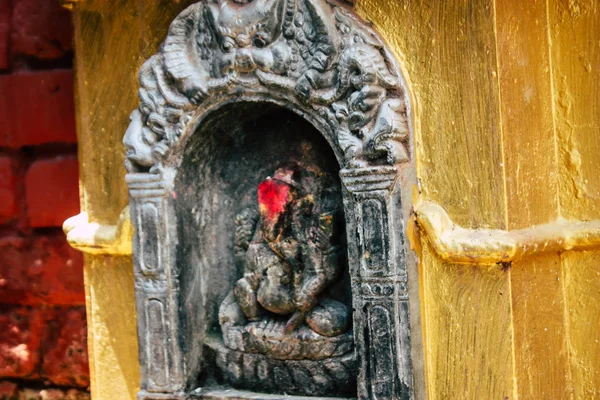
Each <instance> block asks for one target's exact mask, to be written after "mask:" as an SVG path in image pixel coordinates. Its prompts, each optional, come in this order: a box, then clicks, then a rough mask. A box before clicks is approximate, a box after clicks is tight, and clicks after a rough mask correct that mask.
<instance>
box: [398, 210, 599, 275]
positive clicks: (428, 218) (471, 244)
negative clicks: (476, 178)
mask: <svg viewBox="0 0 600 400" xmlns="http://www.w3.org/2000/svg"><path fill="white" fill-rule="evenodd" d="M412 224H414V226H413V227H412V228H417V229H412V228H409V237H410V241H411V243H412V245H413V247H415V248H417V247H418V246H419V243H420V242H419V240H421V239H426V240H427V241H428V242H429V243H430V244H431V246H432V247H433V249H434V251H435V252H436V253H437V255H438V256H439V257H440V258H441V259H442V260H444V261H448V262H452V263H468V264H493V263H509V262H512V261H516V260H519V259H521V258H524V257H527V256H531V255H534V254H540V253H550V252H562V251H568V250H586V249H591V248H594V247H599V246H600V220H594V221H589V222H586V221H573V220H566V219H558V220H557V221H554V222H551V223H548V224H544V225H537V226H533V227H530V228H525V229H517V230H511V231H506V230H500V229H467V228H463V227H461V226H458V225H456V224H455V223H454V222H453V221H452V219H451V218H450V216H449V215H448V213H447V212H446V210H444V208H442V207H441V206H440V205H438V204H436V203H434V202H431V201H426V200H422V199H421V200H418V201H417V203H416V204H415V205H414V207H413V221H412Z"/></svg>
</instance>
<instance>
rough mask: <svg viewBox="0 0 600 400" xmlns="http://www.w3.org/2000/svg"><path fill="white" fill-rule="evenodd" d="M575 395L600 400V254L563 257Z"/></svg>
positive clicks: (587, 253) (586, 399) (585, 398)
mask: <svg viewBox="0 0 600 400" xmlns="http://www.w3.org/2000/svg"><path fill="white" fill-rule="evenodd" d="M563 268H564V271H565V272H564V278H563V279H564V280H565V282H564V285H565V289H566V290H565V292H566V303H567V304H566V306H567V307H566V314H567V319H568V320H567V329H568V331H569V352H570V357H571V373H572V375H573V392H574V394H575V396H574V398H575V399H577V400H589V399H598V398H600V301H599V297H600V253H598V252H571V253H567V254H565V255H564V256H563Z"/></svg>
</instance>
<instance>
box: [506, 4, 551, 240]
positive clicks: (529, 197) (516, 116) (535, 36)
mask: <svg viewBox="0 0 600 400" xmlns="http://www.w3.org/2000/svg"><path fill="white" fill-rule="evenodd" d="M496 26H497V35H498V36H497V37H498V65H499V66H500V68H499V71H500V72H499V77H500V94H501V106H502V126H503V132H504V154H505V159H504V162H505V165H506V168H505V170H506V197H507V206H508V227H507V228H508V229H511V230H512V229H519V228H526V227H529V226H531V225H537V224H544V223H547V222H551V221H554V220H556V219H557V217H558V215H559V209H558V190H557V188H558V164H557V160H556V152H555V140H554V122H553V112H552V85H551V80H550V65H549V64H550V55H549V51H550V49H549V47H548V27H547V19H546V0H529V1H527V2H523V1H515V0H497V1H496Z"/></svg>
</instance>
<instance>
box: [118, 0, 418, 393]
mask: <svg viewBox="0 0 600 400" xmlns="http://www.w3.org/2000/svg"><path fill="white" fill-rule="evenodd" d="M139 97H140V106H139V107H138V109H136V110H134V111H133V112H132V114H131V123H130V126H129V128H128V130H127V132H126V134H125V138H124V145H125V147H126V152H127V153H126V154H127V161H126V166H127V169H128V174H127V184H128V187H129V193H130V205H131V213H132V216H131V217H132V221H133V224H134V226H135V228H136V235H135V237H134V265H135V282H136V287H135V291H136V305H137V315H138V317H137V318H138V336H139V343H140V352H139V354H140V366H141V371H142V379H141V390H140V393H139V398H140V399H183V398H211V399H215V398H253V399H262V398H264V399H267V398H277V397H269V395H268V393H280V394H282V393H285V392H286V391H291V392H294V393H296V394H299V395H305V396H313V397H315V398H325V397H338V398H339V397H346V398H348V397H358V398H360V399H404V398H406V399H409V398H413V374H412V361H411V338H410V332H411V329H410V315H409V302H408V289H407V267H406V265H407V261H406V251H405V239H404V235H403V232H404V223H403V216H404V215H405V214H406V210H405V209H403V207H402V201H401V199H402V187H403V185H402V184H400V183H398V181H399V180H401V178H402V177H403V173H405V172H402V171H406V170H408V169H410V163H411V148H412V135H411V126H410V111H411V110H410V106H409V103H408V96H407V93H406V87H405V83H404V80H403V78H402V75H401V73H400V70H399V68H398V66H397V65H396V63H395V61H394V59H393V57H392V56H391V54H390V52H389V51H388V50H387V49H386V47H385V45H384V43H383V41H382V40H381V39H379V38H378V36H377V35H376V34H375V32H373V31H372V30H371V29H370V28H369V27H368V26H367V25H366V24H364V23H363V22H361V21H360V20H358V19H357V17H355V16H354V15H353V14H352V13H351V11H350V10H348V9H347V8H346V7H345V6H342V5H339V4H337V3H335V2H328V1H325V0H254V1H247V0H220V1H217V0H211V1H201V2H198V3H196V4H194V5H192V6H190V7H189V8H187V9H186V10H184V11H183V12H182V13H181V14H180V15H179V16H178V17H177V18H176V19H175V20H174V21H173V23H172V24H171V28H170V30H169V34H168V36H167V38H166V40H165V42H164V43H163V45H162V46H161V49H160V50H159V52H158V53H157V54H156V55H154V56H152V57H151V58H150V59H149V60H148V61H147V62H146V63H145V64H144V65H143V67H142V69H141V71H140V91H139ZM290 161H293V162H295V163H296V164H295V165H300V166H310V168H308V169H310V170H311V171H312V170H318V173H317V174H316V175H315V176H317V175H318V176H332V177H335V178H333V179H332V180H331V181H330V182H329V181H328V182H329V183H327V185H322V187H327V188H328V190H331V191H332V193H333V192H335V193H339V208H340V210H341V211H342V209H343V211H342V214H343V216H344V218H343V220H344V221H343V222H344V223H343V224H342V225H343V229H342V230H341V231H342V232H345V233H342V234H341V236H342V239H343V240H340V241H339V243H337V244H336V248H340V247H341V248H343V249H344V251H343V255H342V256H340V257H338V258H336V260H337V261H336V265H341V266H342V267H343V268H342V271H341V272H340V273H337V274H336V275H335V282H333V283H330V284H329V285H330V286H335V285H337V287H339V288H338V289H336V290H337V292H336V293H337V296H338V299H337V300H340V301H342V302H343V301H346V305H347V306H348V307H351V310H352V311H351V317H352V329H351V330H350V331H348V332H347V333H344V334H343V335H346V336H344V340H346V339H347V338H348V337H350V338H351V339H350V340H351V342H350V343H351V347H344V349H345V350H344V351H345V352H344V353H340V351H338V353H340V354H338V353H335V352H334V353H335V354H334V353H332V354H331V356H330V357H329V356H322V355H321V356H319V357H317V358H316V359H312V358H311V359H304V358H302V357H300V356H298V357H297V359H292V360H288V359H285V357H284V359H283V360H282V359H281V357H279V356H278V357H279V358H277V357H275V358H273V357H272V356H271V354H270V353H269V354H266V355H265V353H260V356H257V355H256V354H257V353H256V351H255V350H256V349H254V350H248V349H242V350H240V349H238V348H236V349H233V348H232V347H231V346H230V345H228V344H226V345H224V344H223V341H225V342H226V343H227V340H224V338H225V334H224V332H225V328H224V325H223V321H222V318H221V321H220V318H219V313H220V311H219V310H220V308H222V307H223V306H222V305H223V304H225V301H226V300H227V299H228V298H229V297H228V292H230V291H231V293H233V291H232V290H233V287H236V286H235V285H237V283H236V281H237V280H238V279H240V278H241V275H243V274H244V271H243V270H242V269H243V268H241V267H240V266H239V265H236V261H235V260H236V258H235V257H236V249H235V248H234V242H235V240H237V239H236V237H237V236H236V233H235V232H236V225H235V224H234V221H235V219H236V215H237V214H238V213H240V212H241V211H243V209H244V208H245V207H248V206H250V207H252V206H253V205H256V201H257V200H256V196H257V194H256V187H257V186H258V185H259V183H260V182H261V180H263V179H265V178H266V177H267V176H270V175H272V174H273V172H274V171H275V169H277V168H278V166H280V165H282V163H286V162H290ZM288 184H289V185H291V186H292V187H293V186H294V182H291V183H290V182H288ZM336 188H338V189H336ZM315 204H316V202H315ZM261 215H262V214H261ZM323 215H325V214H323ZM261 218H262V217H261ZM260 221H263V220H262V219H261V220H260ZM261 223H263V222H261ZM292 223H293V222H292ZM257 229H258V228H257ZM257 235H258V236H260V234H257ZM257 235H255V237H256V236H257ZM342 242H343V243H342ZM346 292H347V293H348V295H347V299H346V300H344V293H346ZM340 293H341V294H340ZM232 296H233V295H232ZM340 296H341V297H340ZM234 298H237V297H234ZM319 304H321V303H319ZM246 316H247V315H246ZM302 318H307V317H306V315H303V317H302ZM244 321H246V320H244ZM249 321H250V320H248V321H246V322H248V323H250V322H249ZM303 321H304V319H303ZM306 321H308V320H306ZM288 324H289V323H288ZM306 324H307V325H308V324H309V322H306ZM311 326H312V325H311ZM286 329H287V328H286ZM295 329H308V328H305V325H302V327H301V328H295ZM311 329H312V328H311ZM313 330H314V329H313ZM286 334H290V335H291V333H290V332H288V331H287V330H286ZM311 334H312V333H311ZM244 335H248V332H245V333H244ZM332 337H333V339H326V340H325V341H324V343H329V342H327V340H330V341H331V340H334V341H335V340H337V338H339V337H342V334H340V335H338V336H332ZM340 340H341V339H340ZM336 343H337V342H336ZM344 343H346V342H344ZM227 346H230V347H227ZM345 346H346V345H345ZM261 357H262V358H261ZM265 357H266V358H265ZM311 357H312V356H311ZM309 358H310V357H309ZM273 360H275V361H273ZM228 385H232V386H234V387H236V388H237V389H239V390H240V391H238V392H232V391H229V392H228V391H226V390H224V388H227V387H228ZM349 386H351V387H349ZM247 390H252V391H253V392H254V393H250V392H248V391H247ZM260 393H267V394H264V395H263V394H260Z"/></svg>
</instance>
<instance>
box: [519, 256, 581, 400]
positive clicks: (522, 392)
mask: <svg viewBox="0 0 600 400" xmlns="http://www.w3.org/2000/svg"><path fill="white" fill-rule="evenodd" d="M511 285H512V300H513V304H512V308H513V321H514V334H515V363H516V364H515V366H516V381H517V389H518V393H519V399H570V398H572V395H571V392H572V391H571V377H570V369H569V354H568V350H567V342H566V326H565V318H564V308H565V300H564V296H563V287H562V285H563V279H562V271H561V260H560V256H559V255H557V254H549V255H544V256H538V257H533V258H531V259H527V260H524V261H520V262H516V263H513V265H512V270H511Z"/></svg>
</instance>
